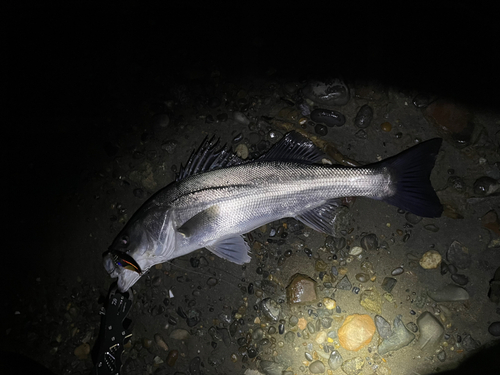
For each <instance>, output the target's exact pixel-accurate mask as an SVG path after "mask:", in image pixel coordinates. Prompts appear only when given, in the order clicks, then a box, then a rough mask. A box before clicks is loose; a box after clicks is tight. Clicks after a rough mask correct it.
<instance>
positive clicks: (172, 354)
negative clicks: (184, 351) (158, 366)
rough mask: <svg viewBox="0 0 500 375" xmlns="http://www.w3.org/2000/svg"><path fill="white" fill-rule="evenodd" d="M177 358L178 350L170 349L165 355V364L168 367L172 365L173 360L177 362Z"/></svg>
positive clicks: (173, 364)
mask: <svg viewBox="0 0 500 375" xmlns="http://www.w3.org/2000/svg"><path fill="white" fill-rule="evenodd" d="M178 358H179V351H178V350H171V351H170V352H169V353H168V355H167V365H168V366H170V367H174V366H175V362H177V359H178Z"/></svg>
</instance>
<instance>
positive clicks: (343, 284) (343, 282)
mask: <svg viewBox="0 0 500 375" xmlns="http://www.w3.org/2000/svg"><path fill="white" fill-rule="evenodd" d="M351 288H352V284H351V282H350V281H349V278H348V277H347V275H345V276H344V277H342V279H340V281H339V282H338V283H337V289H342V290H351Z"/></svg>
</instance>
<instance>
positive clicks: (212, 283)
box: [207, 277, 219, 286]
mask: <svg viewBox="0 0 500 375" xmlns="http://www.w3.org/2000/svg"><path fill="white" fill-rule="evenodd" d="M218 283H219V281H218V280H217V279H216V278H215V277H210V278H209V279H208V280H207V285H208V286H215V285H217V284H218Z"/></svg>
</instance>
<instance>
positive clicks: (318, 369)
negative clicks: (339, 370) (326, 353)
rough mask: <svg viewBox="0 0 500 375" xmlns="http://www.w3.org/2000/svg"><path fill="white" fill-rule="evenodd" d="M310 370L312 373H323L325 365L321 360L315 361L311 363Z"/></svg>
mask: <svg viewBox="0 0 500 375" xmlns="http://www.w3.org/2000/svg"><path fill="white" fill-rule="evenodd" d="M309 372H310V373H311V374H323V373H324V372H325V365H324V364H323V362H321V361H314V362H313V363H311V364H310V365H309Z"/></svg>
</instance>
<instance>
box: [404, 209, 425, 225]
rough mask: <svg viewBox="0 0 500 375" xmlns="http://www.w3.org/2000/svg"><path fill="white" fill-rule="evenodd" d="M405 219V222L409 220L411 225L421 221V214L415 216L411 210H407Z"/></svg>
mask: <svg viewBox="0 0 500 375" xmlns="http://www.w3.org/2000/svg"><path fill="white" fill-rule="evenodd" d="M405 219H406V221H407V222H409V223H410V224H412V225H415V224H418V223H420V222H421V221H422V217H421V216H417V215H415V214H412V213H411V212H407V213H406V214H405Z"/></svg>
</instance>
